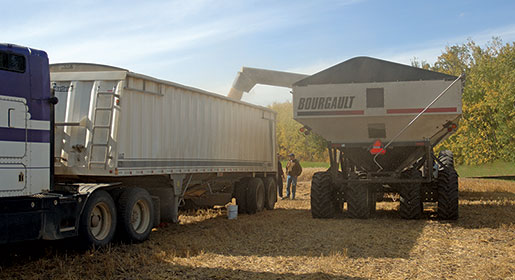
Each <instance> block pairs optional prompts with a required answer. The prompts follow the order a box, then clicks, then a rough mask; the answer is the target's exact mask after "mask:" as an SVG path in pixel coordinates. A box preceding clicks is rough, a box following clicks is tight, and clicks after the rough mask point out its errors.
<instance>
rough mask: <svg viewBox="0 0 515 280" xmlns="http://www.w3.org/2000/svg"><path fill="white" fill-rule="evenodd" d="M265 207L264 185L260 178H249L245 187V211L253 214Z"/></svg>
mask: <svg viewBox="0 0 515 280" xmlns="http://www.w3.org/2000/svg"><path fill="white" fill-rule="evenodd" d="M264 207H265V185H264V184H263V180H261V179H260V178H251V179H250V180H249V184H248V188H247V213H249V214H255V213H256V212H260V211H262V210H263V208H264Z"/></svg>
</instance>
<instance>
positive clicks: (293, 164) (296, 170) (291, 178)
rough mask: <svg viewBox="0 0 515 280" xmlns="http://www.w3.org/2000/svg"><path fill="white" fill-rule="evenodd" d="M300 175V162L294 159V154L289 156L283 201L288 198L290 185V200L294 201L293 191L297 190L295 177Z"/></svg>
mask: <svg viewBox="0 0 515 280" xmlns="http://www.w3.org/2000/svg"><path fill="white" fill-rule="evenodd" d="M301 173H302V167H301V166H300V162H299V161H298V160H297V159H296V158H295V154H293V153H291V154H290V160H289V161H288V163H287V164H286V175H287V179H286V196H285V197H283V199H289V198H290V185H291V199H295V191H296V190H297V177H299V175H300V174H301Z"/></svg>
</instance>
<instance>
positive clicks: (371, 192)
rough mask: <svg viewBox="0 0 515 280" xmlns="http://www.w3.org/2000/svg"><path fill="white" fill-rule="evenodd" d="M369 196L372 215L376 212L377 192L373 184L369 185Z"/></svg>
mask: <svg viewBox="0 0 515 280" xmlns="http://www.w3.org/2000/svg"><path fill="white" fill-rule="evenodd" d="M368 196H369V197H368V207H369V211H370V215H371V216H372V215H374V213H375V212H376V205H377V193H376V192H375V189H372V188H371V186H369V187H368Z"/></svg>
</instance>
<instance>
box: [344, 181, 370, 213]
mask: <svg viewBox="0 0 515 280" xmlns="http://www.w3.org/2000/svg"><path fill="white" fill-rule="evenodd" d="M371 192H372V190H371V189H370V188H369V186H367V185H366V184H360V183H357V184H354V185H350V186H349V187H348V188H347V191H346V192H345V195H346V198H347V209H348V212H349V217H350V218H353V219H368V218H370V214H371V209H372V207H373V208H374V210H375V202H376V201H375V198H374V197H373V196H372V195H371Z"/></svg>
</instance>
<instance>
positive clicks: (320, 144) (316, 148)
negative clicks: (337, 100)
mask: <svg viewBox="0 0 515 280" xmlns="http://www.w3.org/2000/svg"><path fill="white" fill-rule="evenodd" d="M270 108H271V109H272V110H274V111H276V112H277V127H276V131H277V132H276V135H277V144H278V146H279V154H280V155H281V156H282V157H283V158H285V157H286V156H287V155H288V154H290V153H295V155H296V157H298V158H299V159H301V160H304V161H326V160H327V142H326V141H325V140H324V139H323V138H322V137H320V136H319V135H316V134H314V133H311V134H309V135H305V134H304V133H301V132H300V128H302V124H300V123H298V122H297V121H295V120H294V119H293V105H292V103H291V102H285V103H274V104H272V105H271V106H270Z"/></svg>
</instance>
